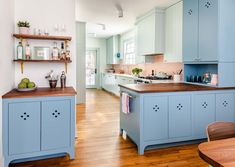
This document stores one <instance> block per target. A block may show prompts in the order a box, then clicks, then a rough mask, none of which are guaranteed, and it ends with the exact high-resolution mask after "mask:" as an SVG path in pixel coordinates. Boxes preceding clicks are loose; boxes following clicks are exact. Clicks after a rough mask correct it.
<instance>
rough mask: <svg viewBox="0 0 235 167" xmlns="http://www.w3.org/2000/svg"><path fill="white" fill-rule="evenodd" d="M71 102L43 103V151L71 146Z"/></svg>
mask: <svg viewBox="0 0 235 167" xmlns="http://www.w3.org/2000/svg"><path fill="white" fill-rule="evenodd" d="M70 119H71V118H70V101H69V100H61V101H44V102H42V141H41V142H42V143H41V144H42V150H51V149H57V148H64V147H68V146H69V145H70V138H71V136H70V121H71V120H70Z"/></svg>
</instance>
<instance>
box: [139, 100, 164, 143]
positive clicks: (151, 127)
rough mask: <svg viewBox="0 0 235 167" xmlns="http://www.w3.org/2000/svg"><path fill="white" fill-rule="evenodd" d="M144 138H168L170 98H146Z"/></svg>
mask: <svg viewBox="0 0 235 167" xmlns="http://www.w3.org/2000/svg"><path fill="white" fill-rule="evenodd" d="M144 111H145V112H144V132H143V133H144V140H145V141H151V140H159V139H167V138H168V112H167V111H168V98H167V96H165V97H164V96H163V97H156V96H150V97H145V98H144Z"/></svg>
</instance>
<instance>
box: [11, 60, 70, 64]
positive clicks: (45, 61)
mask: <svg viewBox="0 0 235 167" xmlns="http://www.w3.org/2000/svg"><path fill="white" fill-rule="evenodd" d="M13 61H14V62H35V63H37V62H38V63H39V62H44V63H72V61H71V60H13Z"/></svg>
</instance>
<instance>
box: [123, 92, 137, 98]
mask: <svg viewBox="0 0 235 167" xmlns="http://www.w3.org/2000/svg"><path fill="white" fill-rule="evenodd" d="M122 93H126V94H128V93H127V92H120V94H121V95H122ZM128 96H129V98H131V99H135V98H136V97H135V96H132V95H129V94H128Z"/></svg>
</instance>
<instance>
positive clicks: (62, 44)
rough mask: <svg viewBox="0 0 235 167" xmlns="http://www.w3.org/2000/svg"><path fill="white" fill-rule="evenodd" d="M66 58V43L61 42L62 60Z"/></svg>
mask: <svg viewBox="0 0 235 167" xmlns="http://www.w3.org/2000/svg"><path fill="white" fill-rule="evenodd" d="M65 59H66V52H65V49H64V43H63V42H62V43H61V49H60V60H65Z"/></svg>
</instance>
